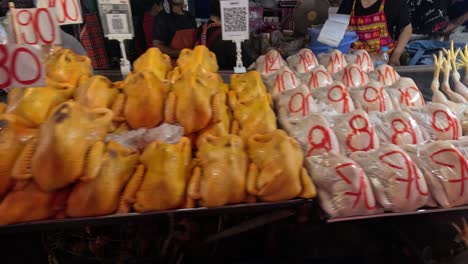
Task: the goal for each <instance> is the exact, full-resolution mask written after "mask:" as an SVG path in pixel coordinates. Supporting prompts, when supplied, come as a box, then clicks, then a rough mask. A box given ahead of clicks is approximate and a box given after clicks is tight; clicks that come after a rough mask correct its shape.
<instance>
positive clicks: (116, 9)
mask: <svg viewBox="0 0 468 264" xmlns="http://www.w3.org/2000/svg"><path fill="white" fill-rule="evenodd" d="M98 6H99V15H100V17H101V21H102V27H103V30H104V35H105V36H106V37H107V38H109V37H110V38H112V36H119V37H126V38H132V37H133V23H132V13H131V9H130V2H129V0H98Z"/></svg>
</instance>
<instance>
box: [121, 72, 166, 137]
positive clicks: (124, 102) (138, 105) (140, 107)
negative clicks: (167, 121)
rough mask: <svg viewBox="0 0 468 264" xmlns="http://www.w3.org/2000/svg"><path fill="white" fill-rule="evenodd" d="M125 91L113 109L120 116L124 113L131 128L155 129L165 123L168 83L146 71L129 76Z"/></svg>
mask: <svg viewBox="0 0 468 264" xmlns="http://www.w3.org/2000/svg"><path fill="white" fill-rule="evenodd" d="M123 89H124V94H121V95H119V96H118V98H117V99H116V100H117V101H116V102H115V105H116V106H114V108H113V109H114V112H116V115H118V116H120V115H121V114H122V113H120V112H123V116H124V117H125V119H126V121H127V123H128V124H129V125H130V127H131V128H133V129H137V128H153V127H155V126H157V125H159V124H161V122H163V121H164V101H165V98H166V94H167V91H168V89H169V86H168V83H167V82H163V81H161V80H160V79H159V78H158V77H156V75H154V74H153V73H152V72H149V71H145V72H140V73H136V74H133V75H129V76H128V77H127V79H126V80H125V83H124V87H123ZM119 106H120V108H121V109H120V110H119V109H118V108H119Z"/></svg>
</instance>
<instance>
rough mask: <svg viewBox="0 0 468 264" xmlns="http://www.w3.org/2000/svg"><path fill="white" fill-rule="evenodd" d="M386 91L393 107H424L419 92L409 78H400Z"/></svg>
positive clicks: (422, 98)
mask: <svg viewBox="0 0 468 264" xmlns="http://www.w3.org/2000/svg"><path fill="white" fill-rule="evenodd" d="M386 90H387V92H388V94H389V95H390V97H391V98H393V100H392V101H393V103H394V106H397V105H399V106H400V107H401V108H406V107H416V108H419V107H423V106H424V105H425V102H424V97H423V95H422V94H421V91H420V90H419V88H418V86H417V85H416V83H415V82H414V81H413V79H411V78H407V77H401V78H400V79H398V80H397V81H396V82H395V83H394V84H393V85H392V86H389V87H388V88H386Z"/></svg>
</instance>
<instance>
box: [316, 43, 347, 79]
mask: <svg viewBox="0 0 468 264" xmlns="http://www.w3.org/2000/svg"><path fill="white" fill-rule="evenodd" d="M318 57H319V63H320V64H321V65H323V66H325V68H326V69H327V71H328V72H329V73H330V74H331V75H334V74H336V73H339V72H340V71H342V70H343V69H344V67H346V65H347V64H348V63H347V62H346V59H345V57H344V55H343V53H342V52H341V51H339V50H337V49H334V50H332V51H331V52H330V53H321V54H319V55H318Z"/></svg>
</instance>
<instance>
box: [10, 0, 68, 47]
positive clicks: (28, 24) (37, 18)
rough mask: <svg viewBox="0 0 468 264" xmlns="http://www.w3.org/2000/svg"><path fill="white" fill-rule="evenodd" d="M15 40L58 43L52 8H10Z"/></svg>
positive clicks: (57, 32)
mask: <svg viewBox="0 0 468 264" xmlns="http://www.w3.org/2000/svg"><path fill="white" fill-rule="evenodd" d="M12 15H13V23H14V28H15V31H16V42H17V43H18V44H29V45H52V44H60V43H61V39H60V32H59V27H58V24H57V20H56V16H55V13H54V10H53V9H52V8H27V9H21V8H19V9H12Z"/></svg>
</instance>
